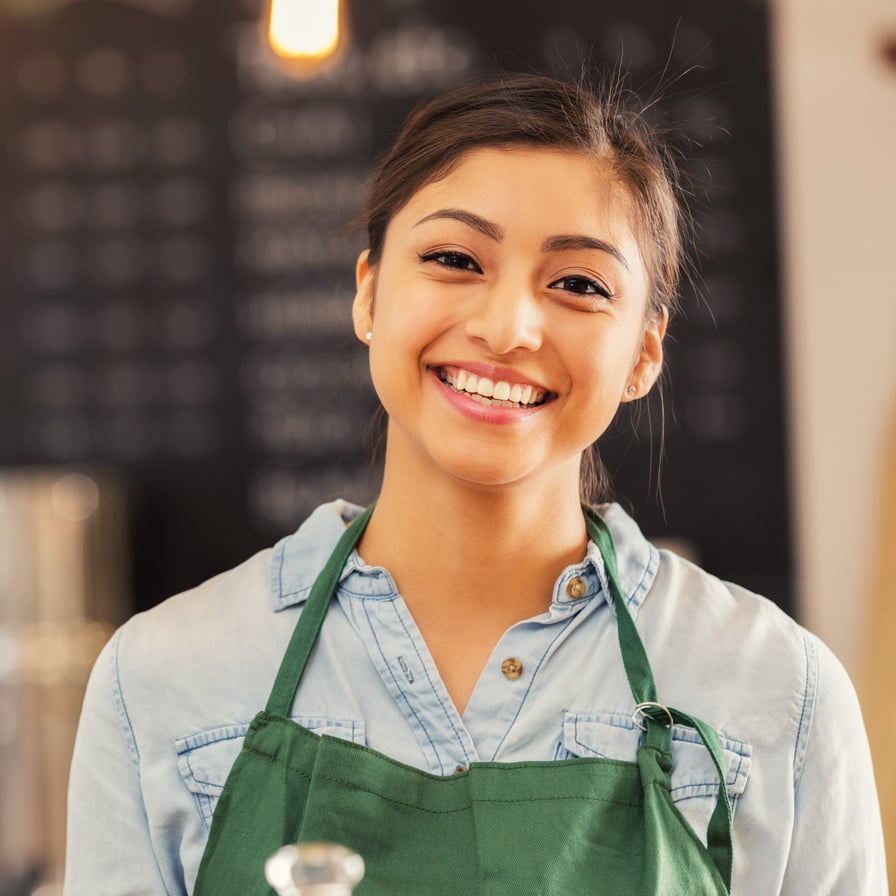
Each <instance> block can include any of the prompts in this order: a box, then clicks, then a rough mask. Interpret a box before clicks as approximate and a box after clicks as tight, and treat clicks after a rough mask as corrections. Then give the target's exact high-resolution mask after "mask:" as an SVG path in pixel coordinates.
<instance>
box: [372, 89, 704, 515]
mask: <svg viewBox="0 0 896 896" xmlns="http://www.w3.org/2000/svg"><path fill="white" fill-rule="evenodd" d="M633 99H634V98H633V96H632V94H631V93H630V92H629V91H626V90H625V89H623V88H622V87H621V86H620V84H619V82H618V80H614V81H611V82H608V86H606V87H602V88H592V87H589V86H587V85H585V84H584V83H579V82H574V81H565V80H558V79H555V78H550V77H547V76H544V75H532V74H509V73H504V74H500V75H496V76H493V77H491V78H488V79H485V80H480V81H476V82H474V83H471V84H466V85H462V86H460V87H456V88H454V89H452V90H450V91H448V92H447V93H444V94H442V95H441V96H439V97H437V98H436V99H434V100H431V101H429V102H425V103H423V104H422V105H420V106H418V107H417V108H416V109H415V110H414V111H413V112H412V113H411V115H410V116H409V117H408V119H407V121H406V122H405V124H404V127H403V128H402V130H401V132H400V134H399V135H398V138H397V139H396V141H395V143H394V144H393V146H392V148H391V149H390V150H389V152H388V153H387V155H386V156H385V157H384V158H383V160H382V162H381V163H380V165H379V167H378V168H377V170H376V173H375V174H374V177H373V182H372V184H371V187H370V191H369V193H368V196H367V202H366V204H365V206H364V209H363V211H362V216H361V222H362V224H363V225H364V226H365V227H366V229H367V238H368V246H369V248H370V263H371V264H372V265H376V264H377V262H378V261H379V258H380V256H381V254H382V251H383V243H384V241H385V237H386V228H387V227H388V225H389V222H390V221H391V219H392V217H393V216H394V215H395V214H396V213H397V212H398V211H400V210H401V209H402V208H403V207H404V205H405V204H406V203H407V202H408V201H409V200H410V199H411V197H412V196H413V195H414V194H415V193H416V192H417V191H418V190H420V189H421V188H422V187H424V186H426V185H427V184H429V183H432V182H433V181H436V180H439V179H441V178H443V177H445V176H446V175H447V174H449V173H450V171H451V170H452V169H453V168H454V167H455V166H456V165H457V164H458V163H459V162H460V161H461V160H462V159H463V157H464V156H465V155H466V154H467V153H469V152H471V151H472V150H475V149H478V148H483V147H496V146H497V147H501V146H506V147H514V146H523V147H535V148H544V149H563V150H572V151H575V152H580V153H583V154H585V155H587V156H590V157H591V158H593V159H594V160H595V161H596V162H597V163H599V164H601V165H603V166H605V169H606V170H609V171H610V173H611V174H612V176H614V177H615V178H617V179H618V181H619V183H620V184H622V185H623V186H624V187H625V188H626V189H627V191H628V194H629V197H630V199H631V207H632V215H633V221H632V226H633V228H634V230H635V235H636V238H637V239H638V244H639V248H640V250H641V256H642V258H643V261H644V265H645V267H646V269H647V274H648V278H649V284H650V293H649V297H648V314H651V315H660V314H662V313H663V312H664V311H665V312H666V313H669V314H671V312H672V311H673V310H675V308H676V306H677V298H678V285H679V281H680V279H681V271H682V268H683V265H684V261H685V254H686V253H685V244H686V236H687V235H688V234H689V233H690V229H689V226H688V218H687V214H686V208H685V205H684V203H683V202H682V199H681V192H682V191H681V186H680V180H679V171H678V168H677V165H676V164H675V162H674V156H673V152H672V150H671V148H670V146H669V145H668V144H667V143H666V140H665V139H664V138H663V137H662V136H661V135H660V134H659V132H658V131H657V130H656V129H655V128H654V127H652V126H651V125H650V123H649V122H648V121H647V118H646V116H645V115H644V114H643V113H642V112H639V111H637V110H633V109H632V108H631V107H632V100H633ZM582 471H583V476H582V479H583V482H582V490H583V496H584V497H585V499H588V500H597V499H603V498H605V497H606V492H607V484H608V483H607V476H606V471H605V470H604V469H603V466H602V465H601V463H600V460H599V458H597V457H596V456H592V455H591V454H590V453H589V452H585V454H584V456H583V463H582Z"/></svg>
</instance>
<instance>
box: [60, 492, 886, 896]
mask: <svg viewBox="0 0 896 896" xmlns="http://www.w3.org/2000/svg"><path fill="white" fill-rule="evenodd" d="M357 512H358V508H357V507H354V506H353V505H350V504H347V503H345V502H342V501H336V502H333V503H331V504H326V505H323V506H321V507H319V508H318V509H317V510H316V511H315V512H314V513H313V514H312V516H311V517H309V519H308V520H307V521H306V522H305V523H304V524H303V525H302V526H301V527H300V529H299V530H298V532H296V533H295V534H294V535H291V536H289V537H287V538H285V539H283V540H282V541H281V542H280V543H279V544H277V545H276V547H274V548H273V549H271V550H268V551H263V552H261V553H260V554H257V555H256V556H255V557H252V558H251V559H250V560H248V561H246V562H245V563H243V564H242V565H241V566H239V567H237V568H236V569H234V570H231V571H230V572H226V573H224V574H222V575H219V576H217V577H216V578H213V579H211V580H209V581H208V582H205V583H204V584H202V585H200V586H199V587H198V588H195V589H193V590H191V591H188V592H185V593H184V594H180V595H178V596H176V597H173V598H171V599H170V600H168V601H166V602H164V603H163V604H161V605H159V606H158V607H155V608H154V609H152V610H150V611H148V612H146V613H142V614H139V615H137V616H135V617H133V618H132V619H131V620H130V621H129V622H128V623H127V624H126V625H124V626H123V627H122V628H121V629H120V630H119V631H118V632H117V633H116V635H115V636H114V637H113V639H112V640H111V641H110V643H109V644H108V645H107V647H106V648H105V650H104V651H103V653H102V655H101V656H100V658H99V660H98V661H97V664H96V667H95V668H94V671H93V674H92V676H91V679H90V684H89V686H88V691H87V696H86V699H85V703H84V711H83V715H82V719H81V724H80V728H79V731H78V739H77V744H76V747H75V755H74V762H73V766H72V773H71V782H70V793H69V840H68V858H67V868H66V884H65V893H66V894H67V896H105V894H108V896H122V894H138V893H139V894H162V893H168V894H186V893H190V892H191V891H192V889H193V884H194V881H195V879H196V872H197V869H198V867H199V861H200V859H201V857H202V852H203V849H204V847H205V843H206V839H207V837H208V832H209V825H210V822H211V817H212V812H213V811H214V808H215V803H216V800H217V799H218V796H219V795H220V793H221V789H222V787H223V785H224V782H225V780H226V778H227V774H228V772H229V770H230V767H231V765H232V763H233V761H234V759H235V758H236V756H237V753H238V752H239V750H240V746H241V744H242V739H243V736H244V734H245V732H246V729H247V727H248V725H249V722H250V721H251V720H252V717H253V716H254V715H255V713H256V712H257V711H258V710H259V709H261V708H263V707H264V705H265V703H266V701H267V697H268V693H269V691H270V689H271V686H272V684H273V681H274V677H275V675H276V672H277V668H278V666H279V663H280V660H281V658H282V656H283V652H284V650H285V647H286V643H287V641H288V639H289V636H290V634H291V633H292V630H293V628H294V626H295V623H296V620H297V619H298V617H299V614H300V613H301V610H302V606H303V603H304V601H305V599H306V598H307V596H308V592H309V590H310V588H311V585H312V584H313V582H314V579H315V577H316V575H317V573H318V572H319V571H320V569H321V568H322V566H323V564H324V563H325V561H326V559H327V557H328V556H329V553H330V551H331V549H332V548H333V546H334V545H335V543H336V540H337V539H338V537H339V535H340V534H341V532H342V531H343V528H344V525H345V522H346V521H347V520H349V519H351V518H353V517H354V516H355V515H356V514H357ZM602 512H603V514H604V518H605V519H606V521H607V523H608V525H609V527H610V530H611V532H612V535H613V539H614V542H615V545H616V550H617V554H618V561H619V572H620V580H621V584H622V589H623V593H624V594H625V595H626V596H627V600H628V603H629V606H630V608H631V611H632V613H633V615H634V616H635V620H636V623H637V626H638V629H639V630H640V632H641V636H642V639H643V640H644V644H645V647H646V649H647V652H648V656H649V657H650V660H651V663H652V665H653V670H654V675H655V678H656V681H657V689H658V694H659V699H660V700H661V701H663V702H666V703H668V704H670V705H673V706H676V707H678V708H679V709H682V710H684V711H686V712H689V713H691V714H693V715H696V716H698V717H700V718H702V719H703V720H704V721H706V722H708V723H709V724H710V725H712V726H713V727H714V728H715V729H716V730H717V731H719V732H720V734H721V736H722V744H723V747H724V750H725V755H726V758H727V761H728V776H727V785H728V791H729V793H730V796H731V800H732V805H733V807H734V879H733V891H732V892H733V893H734V894H735V896H747V894H750V896H772V894H778V893H782V894H787V896H798V894H799V896H826V894H838V896H885V894H886V892H887V885H886V871H885V866H884V854H883V840H882V835H881V827H880V814H879V810H878V803H877V796H876V793H875V788H874V780H873V775H872V769H871V761H870V757H869V752H868V745H867V740H866V737H865V732H864V728H863V724H862V718H861V714H860V711H859V707H858V703H857V700H856V697H855V693H854V691H853V688H852V685H851V684H850V682H849V679H848V678H847V676H846V673H845V672H844V670H843V668H842V667H841V666H840V664H839V663H838V662H837V660H836V659H835V658H834V657H833V655H832V654H831V653H830V651H829V650H828V649H827V648H826V647H825V646H824V645H823V644H822V643H821V642H819V641H818V640H817V639H816V638H815V637H813V636H812V635H810V634H809V633H807V632H806V631H805V630H803V629H802V628H800V627H799V626H797V625H796V624H795V623H794V622H793V621H792V620H790V619H789V618H787V617H786V616H785V615H784V614H783V613H782V612H780V611H779V610H778V609H777V608H776V607H775V606H774V605H773V604H771V603H770V602H768V601H766V600H764V599H762V598H759V597H756V596H755V595H753V594H750V593H748V592H746V591H744V590H743V589H741V588H738V587H736V586H733V585H729V584H725V583H723V582H721V581H719V580H717V579H715V578H713V577H711V576H709V575H707V574H706V573H705V572H703V571H701V570H700V569H698V568H696V567H695V566H693V565H691V564H689V563H687V562H686V561H685V560H683V559H681V558H680V557H677V556H676V555H674V554H671V553H667V552H663V551H657V550H656V548H654V547H653V546H652V545H651V544H650V543H649V542H647V541H646V540H645V539H644V537H643V536H642V535H641V533H640V532H639V530H638V528H637V526H636V525H635V523H634V522H633V521H632V520H631V519H630V518H629V517H628V516H626V514H625V513H624V512H623V511H622V510H621V509H620V508H619V507H618V506H616V505H609V506H607V507H604V508H602ZM571 583H572V584H571ZM583 585H584V589H583V587H582V586H583ZM494 587H495V588H496V589H497V588H501V582H500V581H495V583H494ZM583 590H584V593H582V591H583ZM607 594H608V590H607V587H606V576H605V570H604V565H603V560H602V558H601V557H600V554H599V552H598V551H597V548H596V547H595V546H594V545H590V546H589V548H588V551H587V554H586V556H585V558H584V560H583V561H582V562H581V563H580V564H578V565H575V566H570V567H568V568H567V569H565V570H564V571H563V573H562V575H561V576H560V577H559V578H558V579H557V582H556V584H555V586H554V593H553V595H552V601H551V605H550V608H549V609H548V610H547V611H546V612H544V613H543V614H541V615H539V616H535V617H533V618H531V619H527V620H525V621H523V622H519V623H517V624H516V625H514V626H512V627H511V628H510V629H508V631H507V632H506V633H505V634H504V635H503V637H502V638H501V640H500V641H499V643H498V644H497V646H496V647H495V650H494V652H493V653H492V655H491V658H490V659H489V661H488V663H487V664H486V666H485V668H484V670H483V672H482V675H481V677H480V679H479V682H478V684H477V685H476V688H475V691H474V692H473V695H472V697H471V699H470V701H469V704H468V706H467V709H466V711H465V712H464V714H463V715H462V716H460V715H458V713H457V712H456V710H455V709H454V706H453V704H452V703H451V700H450V699H449V697H448V695H447V693H446V691H445V688H444V686H443V684H442V682H441V680H440V678H439V674H438V672H437V671H436V668H435V665H434V663H433V661H432V658H431V657H430V655H429V652H428V650H427V648H426V644H425V643H424V642H423V640H422V638H421V637H420V633H419V632H418V630H417V628H416V626H415V624H414V621H413V619H412V617H411V615H410V613H409V612H408V609H407V607H406V606H405V604H404V601H403V600H402V598H401V596H400V595H399V594H398V593H397V591H396V588H395V585H394V582H393V581H392V579H391V577H390V576H389V574H388V572H386V571H385V570H383V569H380V568H373V567H370V566H367V565H366V564H365V563H364V561H363V560H362V559H361V558H360V557H359V556H358V555H357V553H355V554H353V555H352V557H351V558H350V559H349V561H348V563H347V564H346V567H345V570H344V572H343V575H342V578H341V581H340V585H339V590H338V594H337V599H336V600H334V601H333V603H332V604H331V606H330V609H329V611H328V615H327V617H326V620H325V623H324V626H323V629H322V631H321V635H320V638H319V641H318V645H317V648H316V649H315V652H314V653H313V654H312V658H311V661H310V663H309V666H308V669H307V670H306V673H305V677H304V679H303V681H302V683H301V685H300V687H299V690H298V694H297V696H296V701H295V704H294V706H293V717H294V718H295V719H296V721H298V722H300V723H301V724H302V725H305V726H307V727H308V728H310V729H312V730H314V731H317V732H320V733H327V734H331V735H336V736H338V737H344V738H347V739H350V740H353V741H355V742H357V743H362V744H367V745H368V746H370V747H372V748H374V749H376V750H379V751H381V752H383V753H386V754H388V755H390V756H393V757H395V758H396V759H398V760H400V761H402V762H405V763H408V764H410V765H413V766H416V767H418V768H421V769H425V770H426V771H428V772H432V773H434V774H439V775H445V774H452V773H454V772H455V771H456V770H457V769H458V767H464V766H467V765H469V764H470V763H471V762H475V761H478V760H497V761H503V762H512V761H517V760H549V759H558V760H563V759H565V758H568V757H573V756H605V757H609V758H613V759H623V760H634V758H635V751H636V749H637V745H638V737H639V734H640V731H639V729H638V728H637V727H636V726H635V724H634V723H633V721H632V710H633V701H632V697H631V693H630V691H629V687H628V684H627V682H626V679H625V674H624V671H623V668H622V661H621V657H620V654H619V647H618V643H617V640H616V624H615V616H614V612H613V608H612V605H611V604H610V603H608V601H607ZM580 595H581V596H580ZM484 599H487V597H484ZM458 624H459V625H462V624H463V620H462V619H458ZM511 658H512V659H516V660H518V661H519V663H521V664H522V674H521V675H520V676H519V677H518V678H508V677H507V676H505V675H504V674H503V672H502V664H503V662H504V660H506V659H511ZM716 786H717V785H716V773H715V770H714V768H713V766H712V762H711V760H710V758H709V755H708V753H707V752H706V750H705V749H704V748H703V747H702V746H701V745H700V744H699V742H698V740H697V737H696V736H695V734H694V732H693V731H691V730H689V729H686V728H681V729H679V728H678V727H676V728H675V729H674V766H673V769H672V796H673V798H674V799H675V800H676V803H677V805H678V807H679V808H680V810H681V811H682V812H683V813H684V815H685V816H686V817H687V818H688V819H689V821H690V822H691V824H692V825H693V826H694V828H695V830H696V831H697V832H698V834H699V835H701V836H705V831H706V825H707V823H708V820H709V816H710V813H711V811H712V807H713V802H714V795H715V792H716ZM459 896H460V894H459Z"/></svg>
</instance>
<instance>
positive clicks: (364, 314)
mask: <svg viewBox="0 0 896 896" xmlns="http://www.w3.org/2000/svg"><path fill="white" fill-rule="evenodd" d="M369 259H370V249H365V250H364V251H363V252H362V253H361V254H360V255H359V256H358V262H357V264H356V265H355V300H354V302H353V303H352V322H353V323H354V326H355V336H357V337H358V339H360V340H361V342H363V343H364V344H365V345H367V343H368V341H369V340H368V338H367V334H368V333H369V332H370V331H371V330H372V329H373V294H374V292H375V291H376V290H375V288H374V287H375V286H376V268H374V267H373V266H372V265H371V264H370V261H369Z"/></svg>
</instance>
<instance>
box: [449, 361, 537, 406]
mask: <svg viewBox="0 0 896 896" xmlns="http://www.w3.org/2000/svg"><path fill="white" fill-rule="evenodd" d="M437 372H438V375H439V379H440V380H441V381H442V382H443V383H444V384H445V385H446V386H448V388H449V389H452V390H453V391H455V392H460V393H462V394H464V395H466V396H468V397H469V398H472V399H473V401H478V402H479V403H480V404H485V405H490V406H491V407H497V408H532V407H537V406H538V405H540V404H544V403H545V402H546V401H547V400H548V399H549V398H550V397H552V396H551V393H550V392H547V391H546V390H545V389H541V388H539V387H538V386H532V385H528V384H527V385H524V384H522V383H509V382H507V381H506V380H490V379H489V378H488V377H486V376H476V374H475V373H470V372H469V371H467V370H464V369H463V368H461V367H439V368H437Z"/></svg>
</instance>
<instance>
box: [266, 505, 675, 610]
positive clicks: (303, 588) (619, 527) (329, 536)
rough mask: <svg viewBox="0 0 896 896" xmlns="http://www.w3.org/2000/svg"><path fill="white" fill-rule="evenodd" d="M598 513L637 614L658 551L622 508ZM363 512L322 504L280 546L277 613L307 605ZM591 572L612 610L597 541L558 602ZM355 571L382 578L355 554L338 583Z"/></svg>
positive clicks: (275, 563)
mask: <svg viewBox="0 0 896 896" xmlns="http://www.w3.org/2000/svg"><path fill="white" fill-rule="evenodd" d="M597 509H598V512H599V513H600V514H601V516H602V517H603V518H604V521H605V522H606V524H607V526H608V527H609V529H610V534H611V535H612V536H613V544H614V546H615V548H616V563H617V567H618V569H619V584H620V586H621V588H622V593H623V594H624V595H625V599H626V603H627V605H628V606H629V608H630V609H631V610H632V611H636V610H637V608H638V607H639V606H640V605H641V602H642V601H643V600H644V597H645V595H646V594H647V591H648V589H649V588H650V585H651V584H652V582H653V579H654V577H655V576H656V571H657V567H658V565H659V553H658V552H657V550H656V548H655V547H654V546H653V545H652V544H650V542H648V541H647V539H645V538H644V536H643V535H642V534H641V530H640V529H639V528H638V525H637V523H635V521H634V520H633V519H632V518H631V517H630V516H629V515H628V514H627V513H626V512H625V511H624V510H623V509H622V508H621V507H620V506H619V505H618V504H604V505H601V506H599V507H598V508H597ZM362 510H363V508H362V507H359V506H358V505H357V504H352V503H350V502H348V501H343V500H341V499H340V500H336V501H331V502H330V503H328V504H321V505H320V507H318V508H317V509H316V510H315V511H314V512H313V513H312V514H311V515H310V516H309V517H308V519H306V520H305V522H303V523H302V525H301V526H299V528H298V530H297V531H296V532H294V533H293V534H291V535H287V536H286V537H285V538H283V539H281V540H280V541H279V542H278V543H277V545H276V546H275V547H274V554H273V558H272V560H271V597H272V607H273V609H274V611H275V612H276V611H279V610H283V609H285V608H287V607H292V606H296V605H298V604H300V603H302V602H304V601H305V599H306V598H307V597H308V594H309V592H310V591H311V587H312V585H314V580H315V579H316V578H317V575H318V573H319V572H320V571H321V570H322V569H323V567H324V565H325V564H326V562H327V559H328V558H329V556H330V553H331V552H332V550H333V548H334V547H335V546H336V542H337V541H338V540H339V538H340V536H341V535H342V533H343V532H344V531H345V527H346V526H347V525H348V524H349V523H350V522H351V521H352V520H353V519H355V518H356V517H357V516H358V515H359V514H360V513H361V512H362ZM588 571H593V573H594V574H595V575H596V576H597V578H598V580H599V583H600V589H599V590H600V593H601V594H602V595H603V596H604V599H605V600H607V603H608V604H610V606H612V600H610V598H609V588H608V587H607V573H606V567H605V566H604V561H603V558H602V557H601V556H600V551H599V550H598V549H597V546H596V545H595V544H594V543H593V542H589V543H588V550H587V552H586V554H585V558H584V561H583V562H582V563H581V564H577V565H576V566H573V567H569V568H567V569H566V570H564V572H563V574H562V575H561V576H560V578H559V579H558V581H557V585H556V587H555V589H554V590H555V595H554V604H556V603H557V602H558V600H563V597H562V595H563V594H564V589H565V583H566V582H567V581H568V580H569V579H570V578H571V577H572V576H574V575H576V574H581V573H582V572H586V573H587V572H588ZM356 572H359V573H361V574H365V575H371V574H374V575H379V576H382V571H381V570H377V569H376V568H374V567H369V566H366V565H364V564H362V563H360V562H359V561H358V559H357V555H356V554H354V553H353V554H352V558H351V559H350V560H349V562H348V563H346V566H345V569H344V570H343V571H342V575H341V576H340V582H342V581H343V580H344V579H346V578H347V577H348V576H350V575H352V574H354V573H356ZM383 584H385V583H383ZM558 595H560V597H558Z"/></svg>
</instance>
